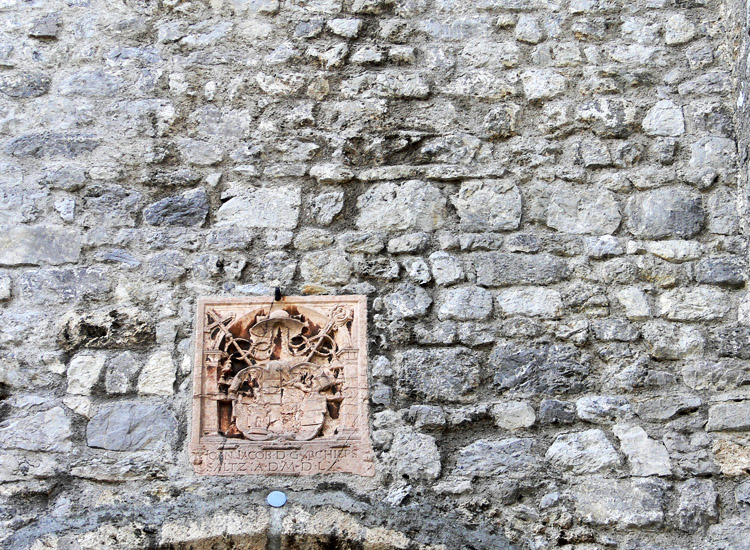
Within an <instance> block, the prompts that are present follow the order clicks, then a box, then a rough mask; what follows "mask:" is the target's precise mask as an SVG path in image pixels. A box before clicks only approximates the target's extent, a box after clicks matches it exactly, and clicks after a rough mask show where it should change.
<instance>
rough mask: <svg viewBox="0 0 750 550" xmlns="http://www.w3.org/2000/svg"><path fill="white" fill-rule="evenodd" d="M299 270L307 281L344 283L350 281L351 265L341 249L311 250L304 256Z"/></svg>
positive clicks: (332, 283)
mask: <svg viewBox="0 0 750 550" xmlns="http://www.w3.org/2000/svg"><path fill="white" fill-rule="evenodd" d="M299 272H300V276H301V277H302V279H303V280H304V281H305V282H307V283H315V284H331V285H336V284H344V283H346V282H348V281H349V275H350V274H351V265H350V263H349V260H348V258H347V255H346V254H345V253H344V252H341V251H340V250H334V251H320V252H311V253H309V254H305V255H304V256H303V257H302V261H301V262H300V264H299Z"/></svg>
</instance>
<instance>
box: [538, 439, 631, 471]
mask: <svg viewBox="0 0 750 550" xmlns="http://www.w3.org/2000/svg"><path fill="white" fill-rule="evenodd" d="M544 456H545V458H546V459H547V460H548V461H549V462H550V463H551V464H552V465H553V466H555V467H558V468H561V469H563V470H570V471H571V472H573V473H574V474H590V473H594V472H601V471H603V470H610V469H612V468H615V467H617V466H619V465H620V457H619V456H618V454H617V451H615V448H614V447H613V446H612V444H611V443H610V442H609V440H608V439H607V436H606V435H604V432H603V431H601V430H586V431H584V432H572V433H565V434H560V435H558V436H557V437H556V438H555V441H554V443H552V445H551V446H550V448H549V449H547V453H546V454H545V455H544Z"/></svg>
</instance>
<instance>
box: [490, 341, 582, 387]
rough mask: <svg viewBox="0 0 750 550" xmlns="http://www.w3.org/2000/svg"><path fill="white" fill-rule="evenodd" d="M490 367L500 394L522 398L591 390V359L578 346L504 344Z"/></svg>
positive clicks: (498, 347)
mask: <svg viewBox="0 0 750 550" xmlns="http://www.w3.org/2000/svg"><path fill="white" fill-rule="evenodd" d="M489 365H490V367H491V368H492V373H493V375H494V377H493V381H494V384H495V387H496V388H497V389H498V391H501V392H505V391H508V392H510V393H511V394H518V395H524V396H526V395H528V396H531V395H535V394H542V395H545V394H546V395H557V394H566V393H579V392H582V391H584V390H585V389H586V388H588V387H589V384H590V380H589V377H588V375H589V372H590V371H591V365H590V358H589V357H588V356H586V355H585V354H582V353H581V352H580V351H579V350H578V349H577V348H575V347H574V346H568V345H522V344H511V343H504V344H500V345H498V346H497V347H495V349H494V350H493V351H492V353H491V354H490V357H489Z"/></svg>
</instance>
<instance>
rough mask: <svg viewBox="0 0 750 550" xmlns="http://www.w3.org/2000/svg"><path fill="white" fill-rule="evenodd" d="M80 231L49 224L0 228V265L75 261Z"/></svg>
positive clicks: (79, 243) (78, 247) (57, 263)
mask: <svg viewBox="0 0 750 550" xmlns="http://www.w3.org/2000/svg"><path fill="white" fill-rule="evenodd" d="M81 241H82V239H81V232H80V231H77V230H74V229H68V228H64V227H56V226H52V225H37V226H15V227H6V228H4V229H3V230H2V231H0V265H24V264H31V265H43V264H51V265H59V264H65V263H71V262H75V261H77V260H78V257H79V255H80V253H81V246H82V242H81Z"/></svg>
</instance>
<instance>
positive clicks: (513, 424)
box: [491, 401, 536, 431]
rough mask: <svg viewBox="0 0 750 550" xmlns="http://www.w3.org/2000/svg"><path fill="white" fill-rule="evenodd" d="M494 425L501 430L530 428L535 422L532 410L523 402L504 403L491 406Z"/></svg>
mask: <svg viewBox="0 0 750 550" xmlns="http://www.w3.org/2000/svg"><path fill="white" fill-rule="evenodd" d="M491 412H492V418H494V419H495V425H496V426H497V427H498V428H502V429H503V430H511V431H513V430H520V429H522V428H530V427H531V426H533V425H534V422H536V414H534V408H533V407H532V406H531V405H529V404H528V403H524V402H523V401H506V402H501V403H495V404H493V405H492V410H491Z"/></svg>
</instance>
